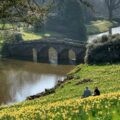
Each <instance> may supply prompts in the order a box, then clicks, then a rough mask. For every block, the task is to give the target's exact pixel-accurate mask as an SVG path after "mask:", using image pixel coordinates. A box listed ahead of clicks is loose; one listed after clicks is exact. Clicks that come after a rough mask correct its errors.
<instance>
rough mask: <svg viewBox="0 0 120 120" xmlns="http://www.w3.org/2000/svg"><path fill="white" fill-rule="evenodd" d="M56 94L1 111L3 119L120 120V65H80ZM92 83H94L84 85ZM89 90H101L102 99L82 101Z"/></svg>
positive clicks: (91, 98) (93, 98) (0, 115)
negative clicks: (85, 91)
mask: <svg viewBox="0 0 120 120" xmlns="http://www.w3.org/2000/svg"><path fill="white" fill-rule="evenodd" d="M68 76H72V77H73V79H71V80H70V81H67V82H66V83H64V84H61V86H60V87H59V88H57V89H56V93H55V94H51V95H49V96H46V97H42V98H38V99H35V100H31V101H25V102H22V103H17V104H15V105H12V106H3V107H1V108H0V119H1V120H8V119H10V120H11V119H12V120H14V119H16V120H19V119H23V120H34V119H35V120H40V119H42V120H45V119H46V120H49V119H54V120H65V119H66V120H68V119H69V120H71V119H72V120H74V119H75V120H87V119H89V120H120V109H119V108H120V64H116V65H99V66H97V65H93V66H88V65H79V66H77V67H76V68H75V69H74V70H73V71H71V72H70V73H69V74H68ZM85 79H89V80H90V82H87V83H85V82H82V83H81V82H80V81H83V80H85ZM86 86H89V87H90V89H91V90H93V89H94V87H95V86H98V87H99V89H100V91H101V96H99V97H89V98H86V99H81V98H80V96H81V95H82V93H83V91H84V89H85V87H86Z"/></svg>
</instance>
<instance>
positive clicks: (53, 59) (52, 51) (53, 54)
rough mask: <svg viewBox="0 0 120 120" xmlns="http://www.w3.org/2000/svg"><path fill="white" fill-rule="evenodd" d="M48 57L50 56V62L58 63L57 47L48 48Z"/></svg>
mask: <svg viewBox="0 0 120 120" xmlns="http://www.w3.org/2000/svg"><path fill="white" fill-rule="evenodd" d="M48 57H49V62H50V63H55V64H57V63H58V52H57V50H56V49H55V48H53V47H50V48H49V49H48Z"/></svg>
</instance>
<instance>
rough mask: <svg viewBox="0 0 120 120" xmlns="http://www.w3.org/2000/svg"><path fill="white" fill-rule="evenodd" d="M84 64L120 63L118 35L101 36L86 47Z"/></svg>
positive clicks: (119, 40)
mask: <svg viewBox="0 0 120 120" xmlns="http://www.w3.org/2000/svg"><path fill="white" fill-rule="evenodd" d="M85 62H86V63H88V64H97V63H115V62H120V34H116V35H113V36H111V37H110V36H106V35H104V36H102V37H101V38H97V39H95V40H93V41H92V42H91V43H88V45H87V51H86V56H85Z"/></svg>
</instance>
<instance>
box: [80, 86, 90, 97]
mask: <svg viewBox="0 0 120 120" xmlns="http://www.w3.org/2000/svg"><path fill="white" fill-rule="evenodd" d="M89 96H91V91H90V90H89V88H88V87H86V90H85V91H84V93H83V95H82V97H83V98H85V97H89Z"/></svg>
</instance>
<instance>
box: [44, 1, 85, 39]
mask: <svg viewBox="0 0 120 120" xmlns="http://www.w3.org/2000/svg"><path fill="white" fill-rule="evenodd" d="M46 29H47V30H48V31H57V32H59V33H62V34H64V35H65V36H66V37H68V38H72V39H74V40H81V41H85V40H86V39H87V38H86V28H85V25H84V17H83V11H82V9H81V4H80V3H79V2H78V0H64V2H63V4H62V6H61V8H60V9H59V10H56V11H55V15H54V16H51V17H49V19H48V21H47V24H46Z"/></svg>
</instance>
